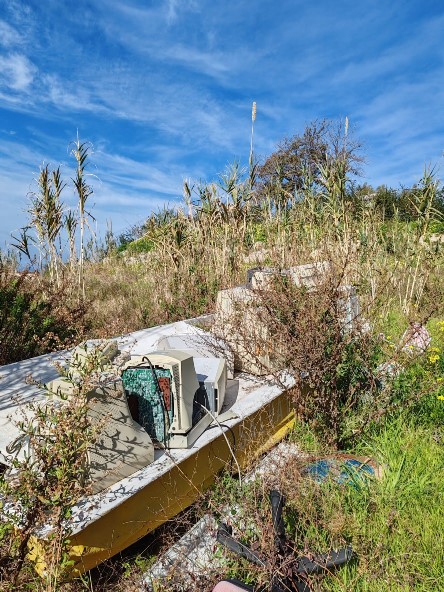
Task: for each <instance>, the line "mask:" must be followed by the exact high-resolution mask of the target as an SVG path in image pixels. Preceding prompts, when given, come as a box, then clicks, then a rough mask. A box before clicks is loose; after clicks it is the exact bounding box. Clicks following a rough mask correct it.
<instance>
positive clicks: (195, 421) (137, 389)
mask: <svg viewBox="0 0 444 592" xmlns="http://www.w3.org/2000/svg"><path fill="white" fill-rule="evenodd" d="M120 371H121V375H122V381H123V384H124V387H125V390H126V392H127V395H128V401H129V405H130V409H131V411H132V414H133V417H135V419H136V421H137V422H138V423H140V425H142V426H143V427H144V428H145V429H146V431H147V432H148V433H149V434H150V435H151V437H152V438H153V439H154V440H156V441H157V442H159V443H160V444H162V445H163V446H165V447H169V448H187V447H189V446H192V445H193V444H194V442H195V441H196V439H197V438H198V437H199V436H200V435H201V434H202V432H203V431H204V430H205V429H206V428H207V427H208V426H209V425H210V424H211V423H212V422H213V420H214V416H215V415H218V413H219V412H220V410H221V409H222V405H223V402H224V397H225V388H226V381H227V369H226V362H225V360H223V359H219V358H193V356H192V355H191V354H190V353H189V352H183V351H180V350H169V351H168V350H166V351H157V352H150V353H148V354H147V355H146V356H133V357H131V358H130V360H128V361H127V362H126V363H125V364H124V365H123V367H122V368H121V369H120Z"/></svg>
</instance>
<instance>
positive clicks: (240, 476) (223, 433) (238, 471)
mask: <svg viewBox="0 0 444 592" xmlns="http://www.w3.org/2000/svg"><path fill="white" fill-rule="evenodd" d="M201 407H202V408H203V409H205V411H206V412H207V413H208V415H209V416H210V417H211V419H212V420H213V421H214V422H216V424H217V425H218V427H219V428H220V431H221V433H222V436H223V437H224V439H225V442H226V443H227V446H228V450H229V451H230V454H231V456H232V458H233V460H234V462H235V463H236V467H237V473H238V475H239V487H242V473H241V469H240V465H239V463H238V461H237V458H236V455H235V454H234V451H233V449H232V448H231V444H230V442H229V441H228V438H227V435H226V433H225V430H223V429H222V428H223V424H221V423H220V422H219V421H218V419H217V417H216V416H215V415H214V414H213V413H211V411H210V410H209V409H207V408H206V407H204V406H203V405H201ZM225 427H227V426H225Z"/></svg>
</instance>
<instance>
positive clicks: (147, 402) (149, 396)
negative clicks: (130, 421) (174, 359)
mask: <svg viewBox="0 0 444 592" xmlns="http://www.w3.org/2000/svg"><path fill="white" fill-rule="evenodd" d="M154 372H155V375H154ZM162 379H167V381H169V392H170V395H169V396H166V395H165V394H164V392H162V390H161V388H159V384H158V383H159V382H160V383H161V384H162ZM122 382H123V386H124V387H125V391H126V395H127V397H128V400H129V407H130V409H131V410H132V411H133V410H134V409H136V411H135V412H134V413H135V414H136V415H137V417H134V419H135V420H136V421H137V423H139V424H140V425H141V426H142V427H143V428H144V429H145V430H146V431H147V432H148V434H149V435H150V436H151V438H152V439H153V440H156V441H157V442H162V443H163V444H165V445H166V444H167V441H168V437H169V436H168V432H169V428H170V425H171V422H172V421H173V413H174V409H173V406H174V399H173V396H172V375H171V372H170V371H169V370H165V369H163V368H155V369H154V371H153V369H152V368H146V367H145V368H127V369H126V370H124V371H123V372H122ZM163 384H165V382H164V383H163ZM166 390H168V387H167V389H166ZM132 397H135V398H136V400H137V405H134V404H132V401H131V399H132ZM162 401H163V402H162Z"/></svg>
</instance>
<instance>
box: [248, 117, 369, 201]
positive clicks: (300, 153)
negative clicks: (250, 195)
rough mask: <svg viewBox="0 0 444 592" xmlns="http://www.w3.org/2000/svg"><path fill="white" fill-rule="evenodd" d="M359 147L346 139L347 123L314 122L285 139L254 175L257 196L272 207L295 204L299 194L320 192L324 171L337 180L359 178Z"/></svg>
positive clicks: (347, 136) (347, 132) (348, 136)
mask: <svg viewBox="0 0 444 592" xmlns="http://www.w3.org/2000/svg"><path fill="white" fill-rule="evenodd" d="M360 151H361V144H360V143H359V142H358V141H356V140H354V139H353V138H351V137H350V134H349V130H348V119H346V122H345V127H343V126H342V124H341V123H336V122H332V121H328V120H326V119H323V120H315V121H313V122H312V123H310V124H309V125H308V126H307V127H306V128H305V130H304V132H303V133H302V135H300V134H295V135H294V136H293V137H291V138H285V139H284V140H283V141H282V142H281V143H280V144H279V145H278V148H277V150H276V151H275V152H273V154H271V155H270V156H269V157H268V158H267V159H266V161H265V162H264V164H263V165H262V166H261V167H260V168H259V171H258V184H259V186H258V195H259V197H260V198H262V199H263V198H266V197H267V198H270V197H272V198H273V200H274V201H275V202H277V203H276V205H280V206H282V205H286V204H288V203H290V202H293V201H295V200H297V196H298V194H299V193H300V192H306V191H313V190H316V189H322V186H324V185H325V182H324V181H325V177H326V171H329V172H333V171H334V176H335V177H337V175H340V176H341V180H343V179H347V178H349V177H350V175H359V174H360V171H361V164H362V163H363V160H364V159H363V157H362V155H361V154H360Z"/></svg>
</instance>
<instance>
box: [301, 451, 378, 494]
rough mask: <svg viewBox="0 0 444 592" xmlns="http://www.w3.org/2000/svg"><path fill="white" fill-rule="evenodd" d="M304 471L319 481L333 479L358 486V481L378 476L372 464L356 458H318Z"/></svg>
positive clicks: (342, 483)
mask: <svg viewBox="0 0 444 592" xmlns="http://www.w3.org/2000/svg"><path fill="white" fill-rule="evenodd" d="M303 473H304V474H305V475H307V476H308V477H311V478H312V479H313V480H314V481H317V482H318V483H322V482H323V481H326V480H327V479H333V481H336V483H339V484H341V485H351V486H352V487H357V481H364V480H365V478H366V477H367V478H368V477H375V476H376V475H375V469H374V468H373V467H372V466H371V465H369V464H367V463H363V462H362V461H361V460H358V459H355V458H347V459H336V458H327V459H321V460H317V461H315V462H313V463H310V464H309V465H307V466H306V467H305V468H304V470H303Z"/></svg>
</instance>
